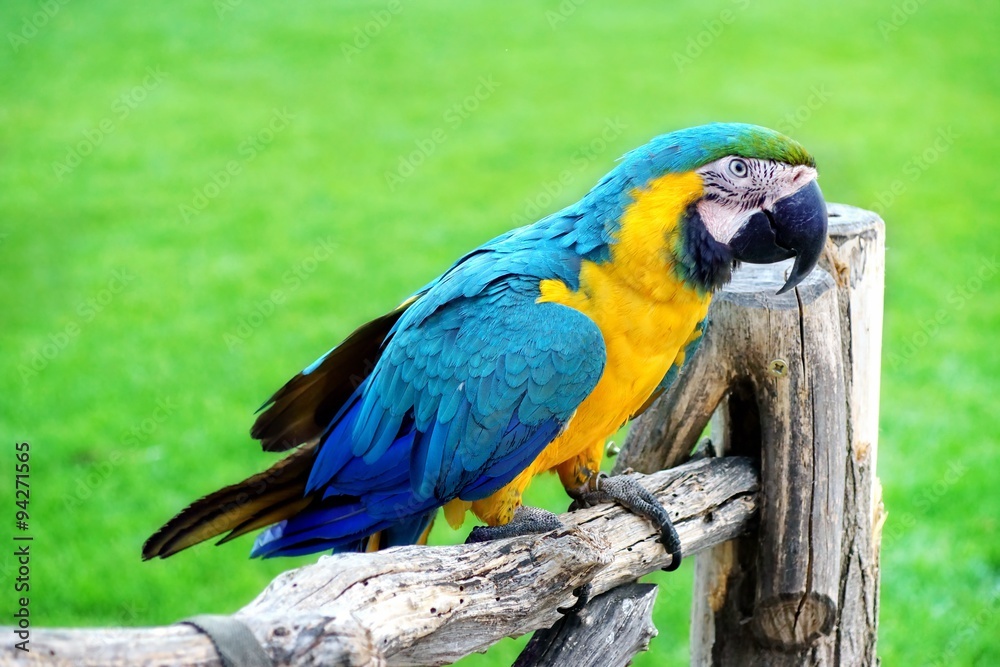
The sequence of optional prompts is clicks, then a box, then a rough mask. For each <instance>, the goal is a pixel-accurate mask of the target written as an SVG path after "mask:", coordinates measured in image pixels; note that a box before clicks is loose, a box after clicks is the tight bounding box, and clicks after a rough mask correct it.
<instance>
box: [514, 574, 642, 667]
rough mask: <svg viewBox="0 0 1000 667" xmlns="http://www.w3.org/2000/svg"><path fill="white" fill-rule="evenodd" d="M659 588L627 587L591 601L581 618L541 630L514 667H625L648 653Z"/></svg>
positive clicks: (620, 587) (631, 585)
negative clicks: (635, 658) (654, 605)
mask: <svg viewBox="0 0 1000 667" xmlns="http://www.w3.org/2000/svg"><path fill="white" fill-rule="evenodd" d="M656 590H657V588H656V586H655V585H654V584H625V585H623V586H619V587H618V588H613V589H611V590H610V591H608V592H607V593H604V594H603V595H599V596H598V597H596V598H594V599H592V600H591V601H590V602H589V603H588V604H587V606H585V607H584V608H583V610H581V611H580V613H578V614H572V615H569V616H565V617H563V618H561V619H560V620H559V622H557V623H556V624H555V625H553V626H552V627H551V628H549V629H548V630H539V631H537V632H536V633H535V635H534V636H533V637H532V638H531V641H530V642H528V645H527V646H526V647H525V648H524V651H523V652H522V653H521V655H520V656H518V659H517V662H515V663H514V665H513V667H563V666H565V665H573V666H574V667H624V666H625V665H628V664H629V663H631V662H632V658H634V657H635V655H636V654H637V653H641V652H642V651H645V650H646V649H647V648H648V647H649V640H650V639H652V638H653V637H655V636H656V626H654V625H653V618H652V616H653V603H654V602H655V601H656Z"/></svg>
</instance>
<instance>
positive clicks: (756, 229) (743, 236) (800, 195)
mask: <svg viewBox="0 0 1000 667" xmlns="http://www.w3.org/2000/svg"><path fill="white" fill-rule="evenodd" d="M826 225H827V219H826V202H825V201H823V193H822V192H820V190H819V186H818V185H817V184H816V181H813V182H812V183H810V184H809V185H807V186H805V187H804V188H801V189H800V190H799V191H798V192H796V193H795V194H793V195H789V196H788V197H785V198H784V199H781V200H778V201H776V202H775V203H774V206H773V207H772V208H771V210H769V211H766V210H765V211H761V212H760V213H755V214H754V215H753V216H752V217H751V218H750V219H749V220H748V221H747V222H746V224H744V225H743V227H741V228H740V231H738V232H736V235H735V236H734V237H733V240H732V241H730V243H729V247H730V248H732V250H733V256H734V257H735V258H736V259H738V260H740V261H743V262H749V263H750V264H770V263H772V262H779V261H781V260H783V259H790V258H792V257H794V258H795V265H794V266H793V267H792V273H791V275H789V276H788V281H787V282H785V285H784V286H783V287H782V288H781V289H780V290H778V294H784V293H785V292H787V291H788V290H790V289H792V288H793V287H795V286H796V285H798V284H799V283H800V282H802V281H803V280H805V277H806V276H808V275H809V273H810V272H811V271H812V270H813V269H814V268H815V267H816V263H817V262H818V261H819V256H820V254H821V253H822V252H823V246H825V245H826Z"/></svg>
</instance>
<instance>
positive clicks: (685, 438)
mask: <svg viewBox="0 0 1000 667" xmlns="http://www.w3.org/2000/svg"><path fill="white" fill-rule="evenodd" d="M789 266H790V263H785V264H779V265H771V266H753V265H746V266H744V267H742V268H741V269H740V270H739V271H738V272H737V273H736V274H735V276H734V280H733V282H732V283H731V284H730V285H728V286H727V287H726V288H725V289H724V290H723V291H722V292H721V293H720V294H719V295H718V296H717V297H716V298H715V300H714V302H713V304H712V307H711V310H710V311H709V325H708V329H707V331H706V333H705V338H704V341H703V343H702V345H701V349H699V351H698V353H697V354H695V355H694V357H693V358H692V359H691V360H690V362H689V364H688V366H687V367H685V369H684V371H683V373H682V374H681V375H680V377H679V378H678V380H677V382H676V383H675V385H674V386H673V387H672V388H671V390H670V391H669V392H667V393H666V394H665V395H664V396H663V397H661V398H660V399H659V401H658V402H657V403H656V404H655V405H654V406H653V407H652V408H651V409H650V410H648V411H647V412H646V414H644V415H643V416H642V417H640V418H639V420H637V423H636V424H635V425H634V426H633V428H632V431H631V433H630V434H629V439H628V440H627V441H626V445H625V447H624V448H623V451H622V455H621V457H620V460H619V461H618V464H617V466H618V468H619V469H624V468H627V467H630V468H634V469H636V470H640V471H649V470H657V469H660V468H663V467H669V466H672V465H676V464H677V463H679V462H682V461H684V460H685V459H686V458H687V457H688V456H689V454H690V452H691V450H692V447H693V446H694V445H695V443H696V442H697V440H698V439H699V437H700V436H701V434H702V432H703V430H704V428H705V426H706V425H707V424H708V422H709V420H710V419H712V431H711V432H712V439H713V441H714V443H715V445H716V448H717V449H718V450H719V451H721V452H722V453H724V454H727V455H739V456H750V457H753V458H756V459H758V460H760V461H761V478H762V479H761V489H762V503H761V512H760V524H759V530H758V532H757V534H755V535H750V536H747V537H743V538H740V539H737V540H734V541H732V542H729V543H725V544H722V545H719V546H718V547H715V548H714V549H712V550H710V551H708V552H705V553H704V554H702V555H700V556H699V557H698V561H697V565H696V574H695V593H694V603H693V605H692V629H691V664H692V665H720V666H721V665H871V664H876V663H877V658H876V655H875V640H876V634H877V626H878V551H879V543H880V536H881V524H882V521H883V520H884V512H883V511H882V508H881V492H880V487H879V485H878V480H877V478H876V477H875V460H876V450H877V437H878V391H879V373H880V354H881V332H882V291H883V281H884V224H883V223H882V221H881V220H880V219H879V218H878V216H876V215H875V214H873V213H869V212H867V211H862V210H860V209H856V208H853V207H848V206H842V205H836V204H834V205H831V206H830V241H829V243H828V246H827V251H826V253H825V257H824V261H823V268H818V269H817V270H816V271H814V272H813V274H812V275H810V277H809V278H808V279H807V280H806V281H805V282H803V284H802V285H800V286H799V287H798V288H797V289H796V290H795V291H794V292H792V293H788V294H784V295H780V296H778V295H776V294H775V293H776V292H777V290H778V288H779V287H780V286H781V285H782V283H783V282H784V272H785V271H787V269H788V267H789ZM713 414H714V417H713Z"/></svg>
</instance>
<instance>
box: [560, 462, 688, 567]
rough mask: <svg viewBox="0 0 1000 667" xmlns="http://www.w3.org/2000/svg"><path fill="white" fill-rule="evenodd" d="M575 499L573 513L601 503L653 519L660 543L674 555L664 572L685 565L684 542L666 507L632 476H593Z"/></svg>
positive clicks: (572, 506)
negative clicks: (611, 504)
mask: <svg viewBox="0 0 1000 667" xmlns="http://www.w3.org/2000/svg"><path fill="white" fill-rule="evenodd" d="M571 495H573V496H574V497H575V500H574V501H573V504H572V505H571V506H570V510H575V509H581V508H584V507H593V506H594V505H597V504H598V503H611V502H613V503H618V504H619V505H621V506H622V507H624V508H625V509H627V510H629V511H630V512H632V513H633V514H638V515H639V516H641V517H645V518H647V519H649V520H650V521H651V522H652V523H653V525H654V526H656V527H657V529H658V530H659V531H660V541H661V542H662V543H663V545H664V546H665V547H666V548H667V552H668V553H669V554H670V565H667V566H666V567H665V568H663V570H664V571H665V572H672V571H674V570H676V569H677V568H678V566H680V564H681V540H680V537H679V536H678V535H677V529H675V528H674V524H673V523H672V522H671V521H670V515H669V514H668V513H667V510H666V509H665V508H664V507H663V504H662V503H660V501H659V500H657V499H656V496H654V495H653V494H652V493H650V492H649V491H647V490H646V488H645V487H643V486H642V485H641V484H639V482H638V481H637V480H636V479H635V478H634V477H630V476H628V475H615V476H614V477H609V476H608V475H607V474H605V473H603V472H602V473H598V474H596V475H594V476H592V477H591V478H590V479H589V480H588V481H587V484H586V486H584V487H583V488H582V489H580V490H578V491H577V492H576V493H572V494H571Z"/></svg>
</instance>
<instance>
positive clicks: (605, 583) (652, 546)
mask: <svg viewBox="0 0 1000 667" xmlns="http://www.w3.org/2000/svg"><path fill="white" fill-rule="evenodd" d="M641 481H642V483H643V485H644V486H646V488H648V489H650V490H651V491H652V492H653V493H655V494H656V495H657V496H658V497H659V498H660V500H661V501H662V502H663V503H664V504H665V506H666V507H667V508H668V509H669V510H670V512H671V516H672V518H673V519H674V522H675V524H676V526H677V530H678V533H679V534H680V537H681V542H682V544H683V548H684V553H685V554H694V553H697V552H698V551H701V550H704V549H707V548H709V547H711V546H713V545H716V544H719V543H722V542H725V541H727V540H731V539H733V538H735V537H737V536H739V535H741V534H743V533H745V532H747V530H748V529H749V527H750V526H751V522H752V520H753V517H754V516H755V514H756V511H757V502H758V501H757V498H758V496H757V492H758V483H759V477H758V473H757V470H756V467H755V464H754V463H753V462H752V461H751V460H750V459H746V458H738V457H728V458H725V459H714V460H704V461H697V462H692V463H690V464H688V465H685V466H682V467H679V468H675V469H673V470H668V471H663V472H659V473H656V474H654V475H650V476H648V477H643V478H641ZM561 518H562V519H563V522H564V524H565V529H562V530H558V531H553V532H551V533H547V534H545V535H541V536H528V537H522V538H515V539H510V540H502V541H497V542H487V543H483V544H474V545H461V546H454V547H436V548H428V547H403V548H396V549H388V550H386V551H382V552H378V553H373V554H343V555H337V556H326V557H323V558H320V560H319V562H317V563H315V564H313V565H307V566H305V567H302V568H299V569H296V570H292V571H289V572H286V573H284V574H282V575H280V576H278V577H277V578H276V579H275V580H274V581H273V582H272V583H271V584H270V585H269V586H268V587H267V588H266V589H265V590H264V591H263V592H262V593H261V594H260V595H259V596H258V597H257V599H256V600H254V601H253V602H251V603H250V604H249V605H247V606H246V607H244V608H243V609H241V610H240V611H238V612H237V613H236V614H235V615H234V616H235V617H236V618H238V619H240V620H242V621H243V622H245V623H246V624H247V625H248V626H249V627H250V629H251V630H252V631H253V633H254V635H255V636H256V637H257V639H258V640H259V641H260V643H261V644H262V645H263V646H264V648H265V650H266V652H267V653H268V654H269V655H270V656H271V658H272V659H273V660H274V663H275V664H276V665H327V664H337V665H369V664H375V665H379V664H389V665H439V664H446V663H449V662H453V661H455V660H457V659H459V658H460V657H462V656H465V655H467V654H469V653H471V652H474V651H482V650H484V649H486V648H488V647H489V646H490V645H492V644H493V643H495V642H496V641H498V640H500V639H502V638H503V637H507V636H519V635H523V634H525V633H528V632H531V631H533V630H537V629H539V628H548V627H550V626H552V625H553V624H554V623H556V621H558V620H559V619H560V614H559V613H558V612H557V611H556V608H557V607H559V606H568V605H571V604H572V603H573V602H574V600H575V598H574V596H573V593H572V592H573V589H574V588H576V587H578V586H580V585H582V584H585V583H588V582H589V583H590V584H591V585H592V594H593V595H595V596H596V595H600V594H601V593H604V592H606V591H608V590H611V589H613V588H615V587H617V586H620V585H622V584H625V583H628V582H632V581H634V580H635V579H636V578H638V577H640V576H642V575H644V574H647V573H649V572H652V571H654V570H657V569H659V568H661V567H663V566H664V565H666V564H667V561H668V556H667V555H666V553H665V552H664V549H663V546H662V545H661V544H660V543H659V542H658V541H657V540H658V534H657V532H656V530H655V529H654V528H653V527H652V526H651V525H650V524H649V523H648V522H647V521H645V520H643V519H641V518H638V517H636V516H634V515H632V514H629V513H628V512H626V511H624V510H622V509H621V508H620V507H618V506H616V505H601V506H598V507H595V508H591V509H587V510H581V511H577V512H572V513H568V514H564V515H562V517H561ZM0 631H2V632H7V633H8V634H9V633H10V628H4V629H2V630H0ZM31 648H32V652H31V653H27V654H25V653H23V652H21V651H17V650H15V649H13V648H12V647H10V646H9V645H7V646H5V647H4V648H3V649H2V650H0V662H5V661H12V662H13V664H33V665H53V666H54V665H59V666H62V665H67V666H68V665H74V666H88V665H123V666H124V665H160V666H172V665H192V666H196V667H216V666H218V665H219V664H220V663H219V660H218V657H217V656H216V654H215V652H214V650H213V648H212V645H211V643H210V641H209V640H208V638H207V637H205V636H204V635H201V634H199V633H198V632H197V631H196V630H195V629H194V628H192V627H189V626H171V627H166V628H132V629H122V628H118V629H74V630H45V629H37V630H33V631H32V637H31Z"/></svg>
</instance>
